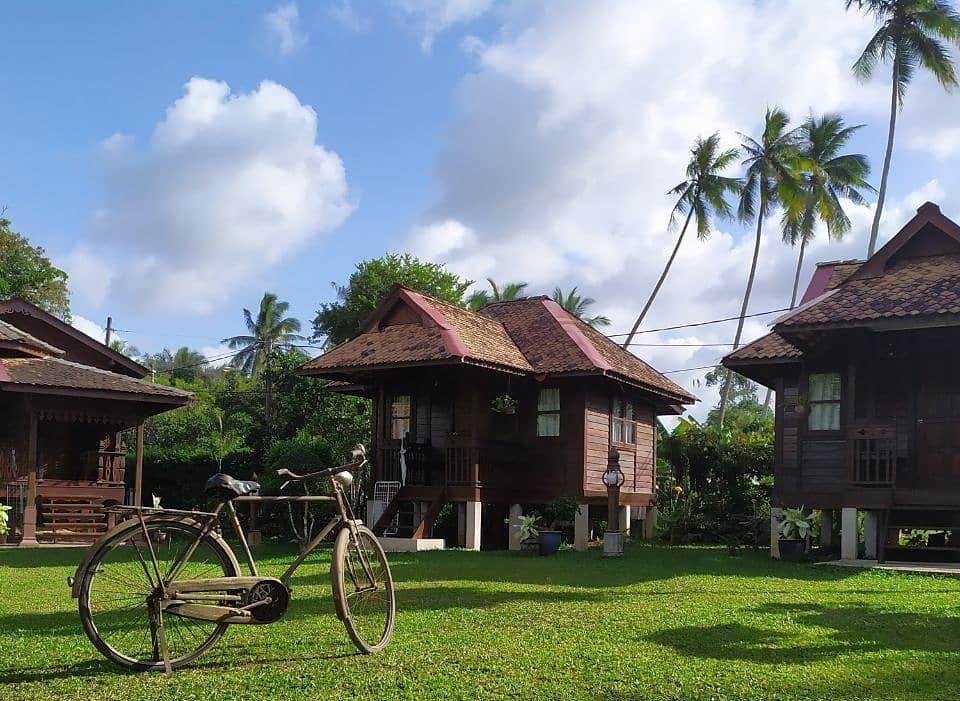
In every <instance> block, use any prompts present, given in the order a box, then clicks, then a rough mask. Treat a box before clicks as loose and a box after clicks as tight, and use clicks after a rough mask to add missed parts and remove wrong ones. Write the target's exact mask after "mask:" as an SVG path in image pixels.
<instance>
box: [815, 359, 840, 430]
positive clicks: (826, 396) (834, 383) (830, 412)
mask: <svg viewBox="0 0 960 701" xmlns="http://www.w3.org/2000/svg"><path fill="white" fill-rule="evenodd" d="M809 386H810V415H809V417H808V419H807V427H808V428H809V429H810V430H811V431H839V430H840V373H838V372H823V373H817V374H815V375H810V385H809Z"/></svg>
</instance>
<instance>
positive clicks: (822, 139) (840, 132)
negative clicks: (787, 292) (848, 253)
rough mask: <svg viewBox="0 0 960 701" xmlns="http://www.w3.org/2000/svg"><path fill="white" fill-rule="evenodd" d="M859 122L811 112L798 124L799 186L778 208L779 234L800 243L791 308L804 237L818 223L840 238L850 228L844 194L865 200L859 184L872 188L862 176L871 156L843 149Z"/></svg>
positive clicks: (860, 201)
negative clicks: (849, 122) (851, 123)
mask: <svg viewBox="0 0 960 701" xmlns="http://www.w3.org/2000/svg"><path fill="white" fill-rule="evenodd" d="M861 128H863V125H862V124H858V125H855V126H847V124H846V122H844V119H843V117H842V116H840V115H839V114H835V113H828V114H824V115H821V116H819V117H818V116H815V115H810V116H809V117H807V119H806V121H804V123H803V125H802V126H801V127H800V139H801V144H802V145H801V152H800V157H799V160H798V165H799V168H800V179H799V186H800V187H799V188H798V189H797V191H796V192H795V193H793V196H792V198H791V199H790V200H789V201H788V202H787V203H786V206H785V207H784V213H783V240H784V242H786V243H788V244H790V245H791V246H797V245H798V244H799V248H800V252H799V255H798V256H797V268H796V272H795V273H794V276H793V293H792V294H791V296H790V308H791V309H792V308H793V307H795V306H796V304H797V293H798V291H799V286H800V270H801V268H802V267H803V255H804V252H805V249H806V246H807V243H808V242H809V241H810V240H811V239H812V238H813V236H814V233H815V231H816V226H817V224H818V223H822V224H823V225H824V226H825V227H826V230H827V236H828V237H829V238H831V239H835V240H840V239H842V238H843V237H844V236H845V235H846V234H847V232H849V231H850V218H849V217H848V216H847V213H846V212H845V211H844V209H843V202H842V201H843V200H849V201H850V202H853V203H854V204H859V205H863V204H866V198H865V197H864V194H863V192H861V191H862V190H866V191H869V192H874V189H873V187H871V186H870V184H869V183H868V182H867V177H868V176H869V175H870V162H869V160H868V159H867V157H866V156H865V155H863V154H861V153H843V150H844V149H845V147H846V145H847V142H848V141H849V140H850V138H851V137H852V136H853V135H854V134H855V133H856V132H857V131H858V130H859V129H861Z"/></svg>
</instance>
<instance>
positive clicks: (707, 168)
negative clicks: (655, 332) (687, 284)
mask: <svg viewBox="0 0 960 701" xmlns="http://www.w3.org/2000/svg"><path fill="white" fill-rule="evenodd" d="M739 155H740V152H739V151H738V150H737V149H735V148H731V149H726V150H723V151H721V150H720V134H718V133H716V132H715V133H713V134H712V135H710V136H709V137H707V138H706V139H703V138H699V139H697V143H696V144H694V146H693V148H692V149H690V161H689V162H688V163H687V177H686V179H685V180H684V181H683V182H681V183H680V184H679V185H677V186H676V187H674V188H673V189H672V190H670V191H669V192H668V193H667V194H668V195H679V197H678V198H677V202H676V204H675V205H674V206H673V210H672V211H671V212H670V222H669V228H670V229H674V228H676V224H677V222H678V221H679V219H680V217H681V216H683V215H684V214H685V215H686V218H685V219H684V220H683V226H682V227H681V229H680V235H679V236H678V237H677V243H676V244H674V246H673V252H672V253H671V254H670V257H669V258H668V259H667V264H666V266H665V267H664V268H663V272H662V273H660V279H658V280H657V284H656V285H654V287H653V292H651V293H650V297H649V298H648V299H647V302H646V304H644V305H643V310H642V311H641V312H640V316H638V317H637V320H636V321H635V322H634V323H633V328H632V329H630V333H629V334H627V340H625V341H624V342H623V347H624V348H629V346H630V343H631V342H632V341H633V337H634V336H635V335H636V333H637V329H639V328H640V324H641V323H642V322H643V318H644V317H645V316H646V315H647V312H648V311H650V306H651V305H652V304H653V300H654V299H656V298H657V294H658V293H659V292H660V288H661V287H662V286H663V281H664V280H666V279H667V273H669V272H670V267H671V266H672V265H673V260H674V258H676V257H677V251H679V250H680V244H681V243H683V237H684V235H686V233H687V226H688V225H689V224H690V219H691V218H692V217H693V216H694V215H696V217H697V238H699V239H700V240H701V241H702V240H703V239H705V238H707V236H709V235H710V231H711V229H712V228H713V218H714V217H715V216H718V217H721V218H728V217H730V216H731V215H732V211H731V208H730V204H729V203H728V202H727V197H728V196H729V195H731V194H735V193H737V192H739V190H740V181H739V180H738V179H737V178H730V177H727V176H724V175H722V173H723V171H725V170H726V169H727V168H728V167H730V165H732V164H733V162H734V161H735V160H736V159H737V158H738V157H739Z"/></svg>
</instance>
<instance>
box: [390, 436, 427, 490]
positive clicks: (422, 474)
mask: <svg viewBox="0 0 960 701" xmlns="http://www.w3.org/2000/svg"><path fill="white" fill-rule="evenodd" d="M406 451H407V452H406V455H405V458H406V462H407V480H406V483H407V484H430V464H429V455H430V450H429V447H428V446H427V445H425V444H423V443H410V444H408V445H407V446H406ZM379 468H380V469H379V479H381V480H385V481H395V482H400V481H402V480H401V470H400V446H399V445H396V446H387V447H384V448H381V449H380V463H379Z"/></svg>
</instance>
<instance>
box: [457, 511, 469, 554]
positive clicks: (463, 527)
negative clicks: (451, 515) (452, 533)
mask: <svg viewBox="0 0 960 701" xmlns="http://www.w3.org/2000/svg"><path fill="white" fill-rule="evenodd" d="M456 506H457V546H458V547H461V548H463V547H466V545H467V505H466V504H465V503H463V502H462V501H458V502H457V505H456Z"/></svg>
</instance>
